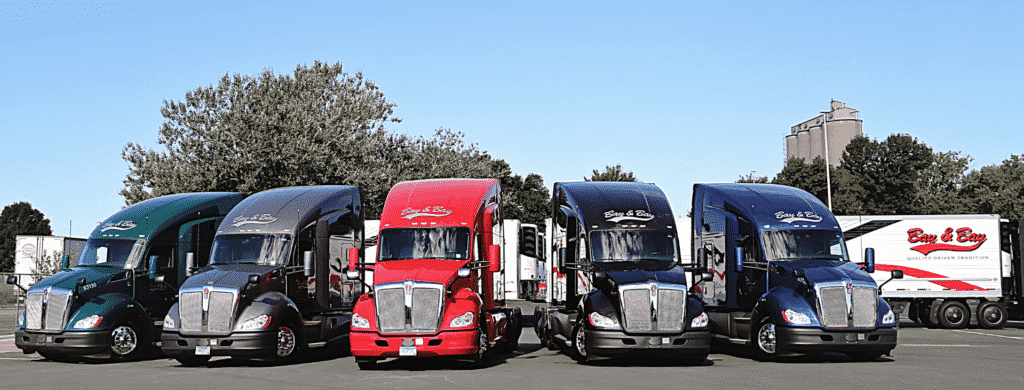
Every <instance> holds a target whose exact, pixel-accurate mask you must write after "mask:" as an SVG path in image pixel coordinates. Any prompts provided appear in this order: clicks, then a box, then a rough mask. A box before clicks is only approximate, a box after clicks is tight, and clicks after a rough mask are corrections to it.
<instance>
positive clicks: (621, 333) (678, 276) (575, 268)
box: [535, 182, 710, 364]
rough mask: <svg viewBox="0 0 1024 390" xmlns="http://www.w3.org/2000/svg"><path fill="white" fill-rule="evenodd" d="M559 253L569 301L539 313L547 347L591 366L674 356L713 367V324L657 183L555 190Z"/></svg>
mask: <svg viewBox="0 0 1024 390" xmlns="http://www.w3.org/2000/svg"><path fill="white" fill-rule="evenodd" d="M553 196H554V197H553V199H552V206H553V209H552V225H553V233H552V234H553V237H552V238H553V244H552V246H553V248H552V256H551V257H552V259H555V260H556V261H557V268H558V273H559V274H563V275H565V277H564V281H565V288H564V294H563V295H562V296H559V297H555V298H554V299H553V302H552V304H551V305H550V306H548V307H537V309H536V312H535V318H537V322H536V328H535V330H536V332H537V336H538V337H539V338H540V340H541V343H542V344H546V345H548V346H549V347H551V348H557V347H558V346H559V345H562V346H565V347H567V348H568V350H569V354H570V355H571V356H572V357H573V358H575V359H577V360H579V361H581V362H585V361H588V360H591V359H593V358H595V357H598V356H618V355H664V356H667V357H672V358H675V359H678V360H679V361H680V362H682V363H685V364H700V363H703V362H705V361H706V359H707V355H708V350H709V348H710V334H709V332H708V317H707V315H706V314H705V313H704V308H703V306H702V305H701V302H700V301H699V300H697V299H696V298H694V297H693V296H691V294H690V291H688V289H687V280H686V279H687V278H686V272H685V270H684V267H683V264H681V251H680V247H679V241H678V239H677V237H676V227H675V219H674V216H673V213H672V208H671V206H670V205H669V202H668V199H667V198H666V197H665V194H664V193H663V192H662V191H661V189H660V188H659V187H658V186H656V185H654V184H650V183H620V182H575V183H555V185H554V191H553Z"/></svg>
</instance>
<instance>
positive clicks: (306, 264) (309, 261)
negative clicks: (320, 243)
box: [302, 251, 313, 278]
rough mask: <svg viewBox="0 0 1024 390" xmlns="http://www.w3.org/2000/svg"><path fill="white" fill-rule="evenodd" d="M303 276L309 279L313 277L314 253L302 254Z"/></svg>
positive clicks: (306, 252)
mask: <svg viewBox="0 0 1024 390" xmlns="http://www.w3.org/2000/svg"><path fill="white" fill-rule="evenodd" d="M302 274H303V275H305V276H306V277H307V278H308V277H310V276H313V251H305V252H302Z"/></svg>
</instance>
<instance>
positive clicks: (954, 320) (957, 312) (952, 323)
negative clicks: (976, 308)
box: [939, 301, 971, 329]
mask: <svg viewBox="0 0 1024 390" xmlns="http://www.w3.org/2000/svg"><path fill="white" fill-rule="evenodd" d="M970 321H971V312H970V311H969V310H967V305H965V304H963V303H962V302H960V301H945V302H943V303H942V306H939V325H942V327H943V328H946V329H963V328H966V327H967V324H968V323H969V322H970Z"/></svg>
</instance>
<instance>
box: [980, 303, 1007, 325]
mask: <svg viewBox="0 0 1024 390" xmlns="http://www.w3.org/2000/svg"><path fill="white" fill-rule="evenodd" d="M981 314H982V316H983V317H985V319H986V320H988V322H989V323H992V324H994V323H997V322H999V320H1001V319H1003V313H1001V312H1000V311H999V308H998V307H995V306H989V307H986V308H985V310H984V312H982V313H981Z"/></svg>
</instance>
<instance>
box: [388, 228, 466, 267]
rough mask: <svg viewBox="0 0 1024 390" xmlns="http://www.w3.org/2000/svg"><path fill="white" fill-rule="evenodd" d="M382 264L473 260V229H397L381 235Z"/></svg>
mask: <svg viewBox="0 0 1024 390" xmlns="http://www.w3.org/2000/svg"><path fill="white" fill-rule="evenodd" d="M378 251H379V252H380V260H384V261H386V260H402V259H450V260H466V259H468V258H469V228H464V227H435V228H393V229H384V230H381V231H380V247H379V248H378Z"/></svg>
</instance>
